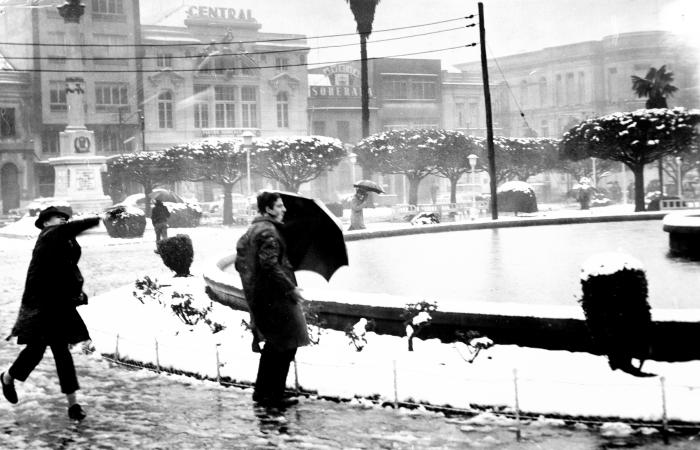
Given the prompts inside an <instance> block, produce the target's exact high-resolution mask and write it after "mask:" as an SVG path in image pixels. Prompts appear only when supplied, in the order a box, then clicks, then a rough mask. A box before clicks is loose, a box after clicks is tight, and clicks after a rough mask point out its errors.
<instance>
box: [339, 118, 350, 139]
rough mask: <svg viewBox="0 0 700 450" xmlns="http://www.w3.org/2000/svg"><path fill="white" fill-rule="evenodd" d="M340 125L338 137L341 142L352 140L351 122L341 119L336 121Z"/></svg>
mask: <svg viewBox="0 0 700 450" xmlns="http://www.w3.org/2000/svg"><path fill="white" fill-rule="evenodd" d="M336 126H337V127H338V139H340V140H341V142H348V141H349V140H350V122H348V121H347V120H339V121H338V122H336Z"/></svg>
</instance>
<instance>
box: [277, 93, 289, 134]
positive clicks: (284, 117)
mask: <svg viewBox="0 0 700 450" xmlns="http://www.w3.org/2000/svg"><path fill="white" fill-rule="evenodd" d="M277 126H278V127H279V128H289V97H288V96H287V93H286V92H280V93H278V94H277Z"/></svg>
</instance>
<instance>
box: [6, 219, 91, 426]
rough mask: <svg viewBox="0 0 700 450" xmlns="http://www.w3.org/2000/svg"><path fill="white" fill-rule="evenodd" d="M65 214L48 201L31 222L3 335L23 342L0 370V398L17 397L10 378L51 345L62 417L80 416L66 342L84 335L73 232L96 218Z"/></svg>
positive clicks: (22, 375)
mask: <svg viewBox="0 0 700 450" xmlns="http://www.w3.org/2000/svg"><path fill="white" fill-rule="evenodd" d="M68 219H69V215H68V214H66V213H65V212H63V211H61V210H59V209H58V208H56V207H53V206H49V207H48V208H46V209H44V210H43V211H41V213H39V217H38V218H37V219H36V222H34V225H35V226H36V227H37V228H39V229H40V230H41V232H40V233H39V237H38V239H37V241H36V244H35V245H34V250H33V252H32V259H31V261H30V263H29V269H28V270H27V279H26V282H25V286H24V294H23V295H22V304H21V306H20V310H19V314H18V316H17V321H16V323H15V325H14V327H13V328H12V332H11V334H10V336H9V337H8V340H9V339H10V338H11V337H13V336H17V343H18V344H20V345H25V347H24V349H22V351H20V353H19V355H18V356H17V359H16V360H15V361H14V363H13V364H12V366H10V368H9V369H8V370H6V371H4V372H3V373H2V374H0V382H1V383H2V393H3V395H4V396H5V398H6V399H7V400H8V401H9V402H10V403H17V402H18V398H17V391H16V390H15V385H14V380H19V381H22V382H24V381H25V380H26V379H27V377H28V376H29V374H31V373H32V371H33V370H34V368H36V366H37V365H38V364H39V362H40V361H41V359H42V358H43V356H44V352H45V351H46V347H51V352H52V353H53V357H54V361H55V363H56V372H57V373H58V381H59V384H60V386H61V392H63V393H64V394H66V397H67V399H68V417H70V418H71V419H73V420H82V419H84V418H85V411H83V409H82V407H81V406H80V404H78V402H77V399H76V392H77V391H78V389H79V388H80V386H79V385H78V378H77V376H76V373H75V367H74V365H73V357H72V356H71V353H70V348H69V345H72V344H77V343H79V342H82V341H86V340H88V339H90V335H89V334H88V330H87V328H86V326H85V323H84V322H83V319H82V318H81V317H80V315H79V314H78V311H76V307H77V306H79V305H84V304H87V295H85V293H84V292H83V277H82V275H81V273H80V269H79V268H78V260H79V259H80V255H81V249H80V245H78V242H77V241H76V240H75V237H76V236H77V235H78V234H80V233H82V232H83V231H85V230H87V229H89V228H92V227H94V226H97V225H98V224H99V223H100V218H99V217H94V218H87V219H81V220H74V221H71V222H67V220H68Z"/></svg>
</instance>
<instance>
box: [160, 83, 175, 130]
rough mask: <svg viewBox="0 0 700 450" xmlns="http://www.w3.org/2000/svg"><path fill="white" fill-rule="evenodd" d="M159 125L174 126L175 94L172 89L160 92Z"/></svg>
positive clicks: (164, 126)
mask: <svg viewBox="0 0 700 450" xmlns="http://www.w3.org/2000/svg"><path fill="white" fill-rule="evenodd" d="M158 127H159V128H172V127H173V94H172V92H170V91H164V92H161V93H160V94H158Z"/></svg>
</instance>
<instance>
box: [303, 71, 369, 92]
mask: <svg viewBox="0 0 700 450" xmlns="http://www.w3.org/2000/svg"><path fill="white" fill-rule="evenodd" d="M323 74H324V75H325V76H326V78H328V81H329V82H330V86H309V96H311V97H360V96H361V95H362V91H361V90H360V86H359V84H360V71H359V70H358V69H357V68H356V67H354V66H352V65H350V64H336V65H333V66H328V67H324V68H323ZM369 95H370V96H371V95H372V90H371V89H370V90H369Z"/></svg>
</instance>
